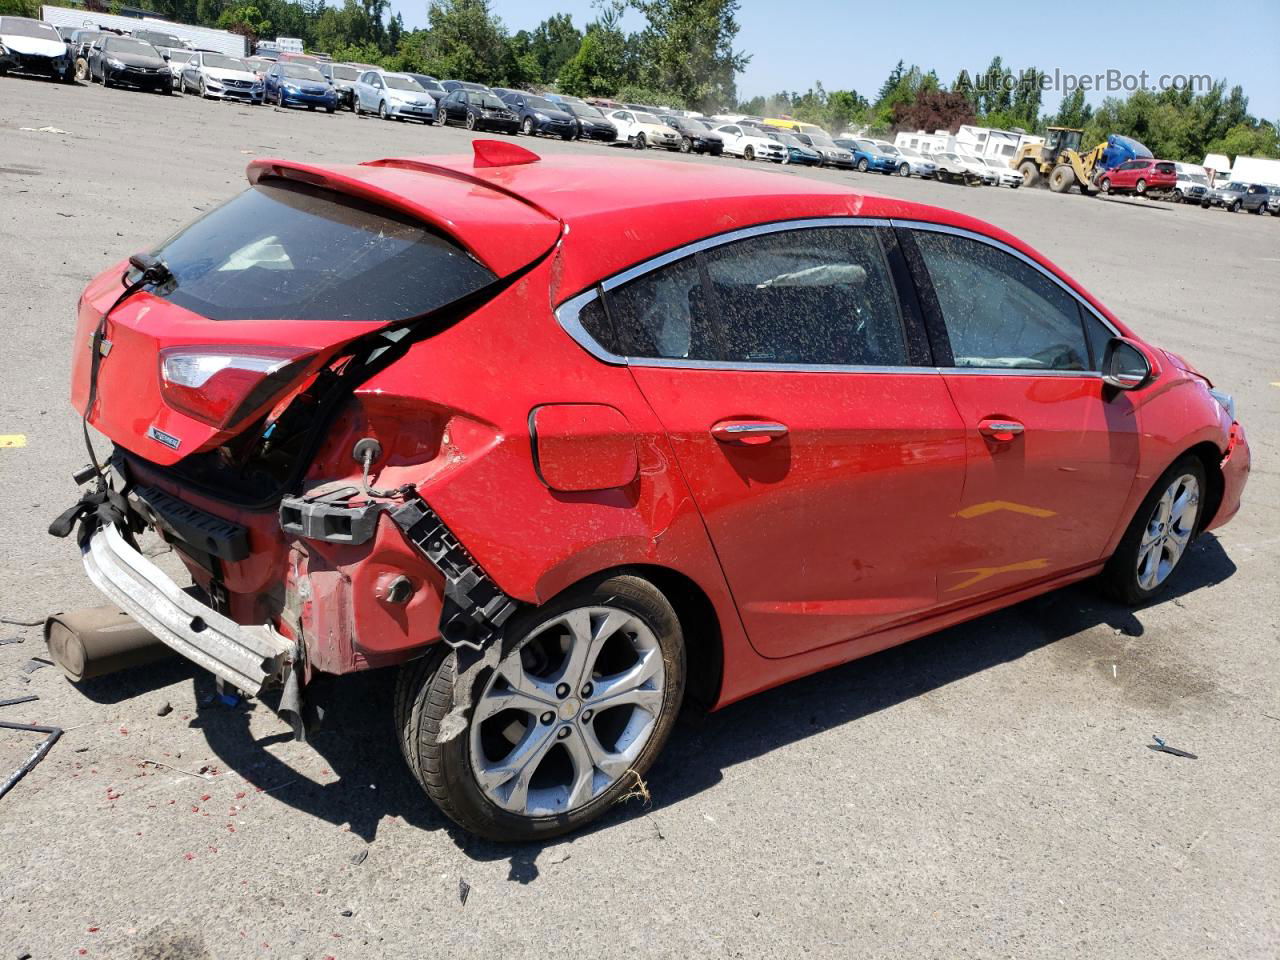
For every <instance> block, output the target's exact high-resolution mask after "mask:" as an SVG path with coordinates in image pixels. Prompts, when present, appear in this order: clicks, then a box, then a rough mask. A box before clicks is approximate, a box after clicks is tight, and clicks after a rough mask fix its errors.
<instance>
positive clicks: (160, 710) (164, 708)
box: [156, 700, 173, 717]
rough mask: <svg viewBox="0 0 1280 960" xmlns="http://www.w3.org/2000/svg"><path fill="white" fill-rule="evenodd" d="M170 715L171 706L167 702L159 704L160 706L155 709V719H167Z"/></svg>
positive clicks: (171, 711)
mask: <svg viewBox="0 0 1280 960" xmlns="http://www.w3.org/2000/svg"><path fill="white" fill-rule="evenodd" d="M171 713H173V704H172V703H170V702H169V701H168V700H166V701H165V702H164V703H162V704H160V706H158V707H157V708H156V716H157V717H167V716H168V715H169V714H171Z"/></svg>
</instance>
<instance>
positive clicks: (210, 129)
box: [0, 78, 1280, 960]
mask: <svg viewBox="0 0 1280 960" xmlns="http://www.w3.org/2000/svg"><path fill="white" fill-rule="evenodd" d="M50 126H52V127H55V128H57V130H56V132H40V131H39V129H38V128H42V127H50ZM27 128H33V129H27ZM467 140H468V135H467V134H466V133H465V132H463V131H460V130H459V131H455V130H449V131H441V130H439V129H436V128H431V129H425V128H422V127H419V126H416V125H414V126H411V125H405V124H393V123H383V122H380V121H377V120H371V119H357V118H355V117H354V116H352V115H350V114H340V115H336V116H332V117H329V116H325V115H323V114H309V113H304V112H280V111H277V110H274V109H272V108H247V107H242V106H237V105H230V104H219V103H204V102H200V101H198V100H196V99H194V98H191V97H182V98H177V97H173V98H163V97H159V96H154V95H148V94H140V93H133V92H129V91H123V90H118V89H117V90H102V89H101V88H99V87H88V86H80V87H68V86H62V85H55V84H51V83H45V82H41V81H36V80H27V79H17V78H8V79H3V80H0V190H2V191H3V193H2V196H3V203H2V204H0V243H2V244H3V250H4V251H5V253H4V256H3V258H2V260H0V295H2V296H3V303H4V311H3V319H2V321H0V322H3V324H4V336H5V349H4V350H2V351H0V384H2V385H3V386H0V435H14V434H21V435H24V436H25V438H26V445H25V446H20V447H17V446H15V447H9V448H3V447H0V481H3V482H2V483H0V490H2V491H3V494H0V496H3V498H4V509H3V510H0V616H3V617H5V618H7V619H6V621H5V622H4V623H0V640H3V639H5V638H6V637H18V638H20V639H21V640H22V641H23V642H21V643H14V644H7V645H0V698H4V697H10V696H17V695H21V694H26V693H36V694H38V695H39V696H40V700H39V701H38V702H36V703H29V704H23V705H20V706H13V707H7V708H3V710H2V711H0V719H5V720H10V721H26V722H44V723H57V724H60V725H61V726H63V727H65V728H66V731H67V732H66V735H65V736H64V737H63V738H62V740H61V742H60V743H58V744H57V745H56V746H55V747H54V749H53V751H52V753H51V754H50V755H49V757H48V758H47V759H46V760H45V761H44V762H43V763H42V764H41V765H40V766H39V767H37V768H36V769H35V770H34V771H33V772H32V773H31V774H30V775H29V776H27V778H26V779H25V780H24V781H22V782H21V783H20V784H19V785H18V786H17V787H16V788H15V789H14V790H13V791H12V792H11V793H10V794H9V795H8V796H7V797H5V798H4V799H3V800H0V955H7V956H24V955H26V954H30V955H32V956H33V957H35V958H46V957H66V956H77V955H84V956H91V957H93V956H98V957H175V958H176V957H182V958H203V957H217V958H229V957H249V956H263V957H273V956H278V957H298V958H302V957H307V958H315V960H321V958H324V957H330V956H331V957H336V958H350V957H379V956H387V957H422V956H426V955H428V954H433V955H436V954H438V955H443V956H465V955H478V954H481V953H484V954H486V955H490V956H530V955H536V954H538V953H550V952H555V953H560V952H564V951H567V950H569V949H586V950H588V951H589V952H590V953H591V954H592V955H596V956H606V957H613V956H623V955H627V956H636V955H644V956H648V955H670V956H684V957H688V956H720V955H728V956H736V957H759V956H787V957H793V956H798V955H839V956H849V955H858V956H867V957H910V958H920V957H946V958H954V957H961V956H980V957H997V956H998V957H1005V956H1007V957H1019V958H1028V957H1052V958H1063V957H1087V958H1090V960H1093V958H1102V957H1117V958H1133V957H1142V958H1144V960H1145V958H1157V957H1206V958H1222V957H1260V958H1261V957H1274V956H1276V955H1277V951H1280V867H1278V866H1277V865H1278V864H1280V830H1277V829H1276V827H1277V818H1276V812H1275V811H1276V807H1277V800H1278V799H1280V796H1278V794H1280V789H1278V786H1280V752H1278V751H1277V750H1276V749H1275V743H1276V740H1277V737H1278V736H1280V719H1277V718H1280V694H1278V691H1277V681H1276V676H1277V667H1278V666H1280V655H1278V650H1277V616H1278V613H1280V590H1277V589H1276V587H1277V576H1276V568H1277V562H1278V561H1280V524H1278V523H1277V504H1280V484H1278V482H1277V476H1276V472H1275V470H1274V468H1273V467H1272V466H1271V464H1273V463H1275V462H1276V457H1277V445H1278V443H1280V343H1278V340H1280V337H1278V334H1277V329H1276V318H1277V315H1278V313H1280V311H1278V310H1277V304H1280V269H1278V267H1277V265H1278V264H1280V222H1277V221H1276V220H1275V219H1274V218H1263V217H1255V216H1247V215H1244V214H1237V215H1229V214H1226V213H1224V212H1222V211H1218V210H1212V211H1203V210H1200V209H1199V208H1190V207H1174V206H1172V205H1170V204H1167V203H1156V202H1151V201H1138V200H1131V199H1110V200H1104V199H1084V198H1082V197H1079V196H1077V195H1072V196H1068V197H1060V196H1055V195H1052V194H1049V193H1048V192H1045V191H1031V190H1018V191H1013V190H1008V189H999V190H997V189H995V188H981V189H974V188H962V187H952V186H945V185H941V184H935V183H932V182H925V181H918V180H906V181H904V180H899V179H897V178H888V177H881V176H877V175H861V176H860V175H857V174H848V173H826V172H814V171H807V172H803V173H801V172H799V171H786V172H785V175H803V176H811V177H815V178H819V179H833V178H834V179H836V180H839V181H840V182H842V183H847V184H849V186H850V187H851V188H853V189H858V188H868V189H874V190H877V191H880V192H882V193H891V194H895V195H901V196H903V197H907V198H910V199H917V200H923V201H929V202H934V203H938V204H940V205H943V206H947V207H951V208H954V209H957V210H962V211H964V212H966V213H972V214H974V215H976V216H978V217H981V218H984V219H986V220H988V221H991V222H993V223H996V224H998V225H1000V226H1002V227H1005V228H1006V229H1008V230H1010V231H1012V232H1013V233H1015V234H1017V235H1019V236H1021V237H1023V238H1024V239H1026V240H1027V241H1029V242H1030V243H1032V244H1033V245H1035V246H1037V247H1038V248H1039V249H1041V250H1043V251H1045V252H1046V253H1047V254H1048V255H1049V256H1050V257H1052V258H1053V259H1054V260H1056V261H1057V262H1058V263H1059V264H1061V265H1062V266H1063V267H1064V268H1066V269H1067V270H1068V271H1069V272H1071V273H1072V274H1073V275H1075V276H1076V277H1078V278H1079V279H1080V280H1081V281H1083V282H1084V283H1085V284H1086V285H1087V286H1088V287H1089V288H1090V289H1091V290H1093V291H1094V292H1095V293H1097V294H1098V295H1099V296H1100V297H1101V298H1102V299H1103V300H1104V301H1106V302H1107V303H1108V304H1109V305H1110V306H1111V307H1112V308H1113V309H1115V310H1116V311H1117V312H1118V313H1119V314H1120V315H1121V316H1123V317H1125V318H1126V319H1128V320H1130V321H1131V322H1133V323H1134V324H1135V325H1136V326H1137V328H1138V329H1139V330H1141V331H1142V332H1143V333H1144V334H1145V335H1147V336H1149V337H1151V338H1153V339H1154V340H1155V341H1156V342H1158V343H1160V344H1162V345H1163V346H1166V347H1169V348H1170V349H1173V350H1176V351H1178V352H1181V353H1184V354H1186V355H1187V356H1188V357H1189V358H1191V359H1192V360H1193V361H1195V362H1197V363H1198V364H1199V365H1200V366H1201V367H1202V368H1203V369H1204V370H1206V371H1207V372H1208V373H1209V375H1210V376H1212V377H1213V378H1215V380H1217V381H1218V383H1219V385H1221V386H1223V387H1224V388H1226V389H1228V390H1230V391H1232V392H1234V393H1235V394H1236V397H1237V400H1238V402H1239V408H1240V412H1241V418H1242V420H1243V421H1244V422H1245V423H1246V425H1247V427H1248V429H1249V431H1250V437H1251V441H1252V444H1253V451H1254V459H1255V464H1256V466H1255V470H1254V475H1253V478H1252V482H1251V484H1250V486H1249V489H1248V491H1247V497H1246V503H1245V508H1244V510H1243V511H1242V513H1241V514H1240V516H1239V517H1238V518H1237V519H1236V520H1235V521H1234V522H1233V523H1232V524H1231V525H1229V526H1228V527H1226V528H1225V529H1223V530H1222V531H1221V533H1220V535H1219V536H1206V537H1204V538H1202V540H1201V541H1200V542H1199V543H1198V544H1197V546H1196V547H1195V549H1194V551H1193V555H1192V556H1191V557H1190V558H1189V560H1188V563H1187V564H1186V569H1185V570H1184V571H1183V572H1182V573H1183V575H1182V576H1181V577H1180V578H1179V579H1178V581H1177V582H1176V584H1175V589H1174V590H1173V592H1172V593H1171V594H1170V595H1169V596H1167V597H1166V599H1164V600H1163V601H1162V602H1160V603H1157V604H1155V605H1152V606H1150V607H1148V608H1146V609H1143V610H1139V611H1134V612H1130V611H1127V610H1124V609H1121V608H1119V607H1116V606H1114V605H1112V604H1110V603H1109V602H1107V601H1104V600H1102V599H1100V597H1099V596H1098V595H1097V594H1096V593H1095V591H1094V590H1093V589H1092V588H1091V587H1090V586H1089V585H1082V586H1079V587H1076V588H1071V589H1067V590H1064V591H1060V592H1058V593H1055V594H1053V595H1050V596H1045V597H1042V598H1040V599H1037V600H1034V601H1031V602H1028V603H1024V604H1022V605H1020V606H1017V607H1015V608H1013V609H1010V610H1007V611H1004V612H1002V613H999V614H996V615H993V616H989V617H985V618H983V619H981V620H978V621H976V622H974V623H971V624H968V625H965V626H962V627H959V628H955V629H951V630H947V631H945V632H944V633H941V634H938V635H936V636H933V637H929V638H926V639H923V640H919V641H916V642H915V643H912V644H908V645H906V646H905V647H901V648H898V649H896V650H892V651H889V652H886V653H884V654H880V655H877V656H874V657H871V658H869V659H866V660H863V661H860V662H857V663H854V664H850V665H848V666H846V667H843V668H841V669H837V670H832V671H830V672H827V673H825V674H822V675H820V676H817V677H813V678H810V679H807V680H803V681H800V682H797V683H793V684H790V685H789V686H786V687H783V688H781V689H778V690H775V691H773V692H771V693H768V694H765V695H763V696H759V697H756V698H754V699H752V700H750V701H747V702H744V703H741V704H738V705H736V706H734V707H731V708H729V709H727V710H724V711H722V712H720V713H718V714H713V715H710V716H689V717H687V718H685V719H684V720H682V722H681V724H680V725H679V727H678V728H677V730H676V733H675V735H674V736H673V738H672V741H671V744H670V746H669V747H668V749H667V752H666V754H665V756H664V758H663V759H662V760H661V761H660V763H659V765H658V766H657V767H656V768H655V770H654V771H653V774H652V778H651V780H650V782H649V789H650V791H651V794H652V804H651V805H649V806H646V805H644V804H643V803H642V802H641V801H639V800H635V801H632V802H631V803H630V804H629V805H627V806H625V807H624V808H620V809H618V810H617V812H616V813H614V814H612V815H610V816H608V817H607V818H605V820H604V821H603V822H602V823H600V824H599V825H598V826H597V827H595V828H594V829H591V830H589V831H587V832H584V833H580V834H578V835H576V836H573V837H569V838H566V839H562V840H559V841H556V842H552V843H549V844H546V845H544V846H526V847H504V846H497V845H492V844H487V843H481V842H477V841H475V840H473V839H470V838H468V837H467V836H465V835H462V834H461V833H459V832H457V831H455V830H453V829H451V828H450V826H449V825H448V824H447V823H446V822H445V821H444V820H443V818H442V817H441V816H440V815H439V814H438V813H436V812H435V810H434V809H433V808H432V807H431V806H430V804H429V803H428V802H427V801H426V800H425V798H424V797H423V796H422V795H421V794H420V792H419V791H418V789H417V787H416V785H415V784H413V782H412V781H411V778H410V776H409V774H408V772H407V770H406V768H405V767H404V765H403V763H402V762H401V760H400V757H399V755H398V753H397V752H396V748H395V745H394V742H393V739H392V735H391V729H390V720H389V707H388V696H387V694H388V689H389V685H388V677H387V676H385V675H371V676H366V677H360V678H356V679H354V680H352V681H350V682H349V684H348V686H347V688H346V689H347V693H348V697H347V698H346V699H345V700H344V701H343V702H342V704H341V705H340V706H339V708H338V710H337V716H336V717H335V719H334V723H333V724H332V726H331V727H330V728H329V730H328V732H326V733H325V734H323V735H322V736H321V737H320V738H319V739H318V740H317V742H316V743H315V744H313V745H300V744H296V743H293V742H292V741H290V740H289V737H288V733H287V727H286V726H285V724H283V723H282V722H281V721H280V720H278V719H277V718H276V717H275V716H274V714H272V713H271V712H270V711H269V710H268V709H266V708H265V707H263V706H262V705H260V704H259V705H256V706H255V705H253V704H250V705H249V706H240V707H236V708H227V707H218V706H204V705H201V702H202V700H204V699H206V698H207V697H208V696H209V694H210V693H211V691H212V684H211V682H210V680H209V678H208V677H207V675H203V674H201V673H200V672H199V671H197V670H195V669H194V668H191V667H189V666H187V665H185V664H184V663H182V662H178V661H173V662H170V663H168V664H167V665H163V666H159V667H151V668H145V669H141V670H135V671H132V672H128V673H123V674H118V675H116V676H115V677H112V678H107V679H104V680H102V681H98V682H92V683H88V684H85V685H83V687H81V688H76V687H73V686H72V685H70V684H69V683H67V682H66V681H65V680H64V679H63V677H62V676H61V675H60V673H59V671H58V670H57V668H48V669H42V670H37V671H36V672H34V673H31V674H24V673H22V672H21V667H22V665H23V664H24V663H26V662H27V661H28V660H29V659H30V658H32V657H38V656H41V655H42V654H43V653H44V650H43V644H42V642H41V640H40V633H39V629H38V627H34V626H28V625H22V624H14V623H11V622H10V621H13V620H16V621H39V620H40V619H42V618H43V617H44V616H45V615H46V614H47V613H48V612H50V611H53V610H62V609H71V608H74V607H78V606H82V605H86V604H97V603H99V602H100V598H99V597H98V596H97V595H96V593H95V591H94V590H93V589H92V587H91V586H90V585H89V584H88V582H87V580H86V579H85V577H84V576H83V574H82V571H81V568H80V564H79V560H78V557H77V555H76V551H75V548H74V546H73V545H72V544H70V543H68V542H65V541H57V540H53V539H51V538H50V537H48V536H46V535H45V532H44V531H45V527H46V525H47V524H48V522H49V520H50V519H51V518H52V517H53V516H54V515H55V514H56V513H58V512H59V511H61V510H62V509H63V507H65V506H66V505H68V504H69V503H70V502H71V501H72V500H73V499H74V496H75V493H74V487H73V484H72V482H71V480H70V479H69V475H70V473H71V472H72V470H74V469H76V468H77V467H79V466H80V465H81V464H82V463H83V462H84V459H85V458H84V452H83V449H82V448H81V444H80V439H79V436H78V423H77V420H76V418H75V417H74V415H73V413H72V411H71V409H70V407H69V406H68V403H67V399H66V397H67V375H68V359H69V356H70V352H71V344H70V343H69V337H70V332H71V326H72V315H73V308H74V305H75V302H76V298H77V296H78V295H79V292H80V290H81V288H82V287H83V286H84V284H85V282H86V281H87V280H88V279H89V278H90V277H91V276H92V275H93V274H95V273H96V272H98V271H99V270H100V269H101V268H102V267H103V266H105V265H106V264H107V263H109V262H112V261H114V260H116V259H117V258H119V257H120V256H121V255H123V254H126V253H129V252H132V251H135V250H139V249H142V248H144V247H145V246H147V245H149V244H151V243H153V242H155V241H156V240H158V239H159V238H162V237H164V236H165V235H167V234H169V233H170V232H171V231H173V230H174V229H176V228H177V227H179V226H181V225H182V224H184V223H185V222H186V221H189V220H190V219H192V218H193V217H194V216H196V215H197V214H198V212H200V211H202V210H206V209H208V208H209V207H210V206H211V205H212V204H216V203H218V202H220V201H222V200H223V199H225V198H227V197H229V196H230V195H232V194H233V193H235V192H236V191H238V190H239V189H241V186H242V184H243V168H244V165H245V163H246V162H247V161H248V159H249V158H250V157H252V156H257V155H263V154H268V155H281V156H289V157H303V158H308V159H311V158H314V159H317V160H321V161H326V160H327V161H355V160H362V159H368V158H372V157H378V156H391V155H413V154H430V153H440V152H459V151H463V150H465V149H466V148H467ZM520 142H521V143H523V144H525V145H528V146H531V147H533V148H534V149H536V150H538V151H545V152H548V153H550V152H558V151H562V150H571V151H582V150H591V151H595V152H598V153H600V154H602V155H603V154H605V153H606V152H607V153H610V154H611V155H612V156H614V157H615V158H616V161H617V162H618V163H644V162H647V161H646V159H644V158H643V157H641V156H639V155H637V154H636V153H634V152H632V151H627V150H625V149H623V148H608V147H603V146H587V145H582V144H562V143H560V142H557V141H551V140H542V141H539V142H537V143H530V142H529V141H525V140H521V141H520ZM689 162H694V163H719V164H733V163H738V162H740V161H735V160H728V159H720V160H713V159H709V158H689ZM0 443H2V442H0ZM23 677H25V678H26V679H27V681H28V682H22V678H23ZM166 703H168V704H171V705H172V707H173V710H172V712H170V713H168V714H167V715H165V716H159V715H158V710H159V708H161V707H162V705H164V704H166ZM10 733H11V732H9V731H0V734H3V735H0V771H7V770H9V769H12V768H13V767H14V766H16V765H17V763H18V762H19V761H20V760H21V759H22V758H23V757H25V756H26V754H27V752H28V751H29V749H30V748H31V747H32V746H33V745H34V741H33V739H32V738H30V737H25V736H21V735H17V734H12V735H10ZM1152 734H1159V735H1161V736H1163V737H1165V738H1166V739H1167V740H1168V741H1169V742H1170V743H1171V744H1173V745H1176V746H1179V747H1182V748H1185V749H1187V750H1190V751H1193V752H1194V753H1197V754H1198V755H1199V759H1198V760H1185V759H1180V758H1176V757H1172V756H1169V755H1167V754H1161V753H1155V752H1152V751H1149V750H1148V749H1147V744H1149V743H1150V742H1151V736H1152ZM146 760H150V761H158V762H159V763H160V764H163V766H160V765H155V764H150V763H144V761H146ZM200 771H203V774H201V772H200ZM463 891H466V892H467V893H468V894H469V895H468V896H465V897H464V896H463V895H462V893H463ZM580 937H584V938H586V939H585V940H583V941H579V940H578V938H580ZM574 944H580V946H578V947H574V946H573V945H574Z"/></svg>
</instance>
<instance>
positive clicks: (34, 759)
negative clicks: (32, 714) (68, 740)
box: [0, 720, 62, 797]
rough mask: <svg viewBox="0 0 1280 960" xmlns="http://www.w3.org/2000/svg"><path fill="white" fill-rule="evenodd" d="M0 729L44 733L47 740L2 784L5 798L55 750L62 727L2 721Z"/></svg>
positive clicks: (0, 788) (0, 795)
mask: <svg viewBox="0 0 1280 960" xmlns="http://www.w3.org/2000/svg"><path fill="white" fill-rule="evenodd" d="M0 727H3V728H4V729H6V730H21V731H23V732H24V733H43V734H45V738H44V739H43V740H42V741H40V745H39V746H38V747H36V748H35V750H34V751H32V753H31V756H29V757H28V758H27V760H26V762H25V763H23V764H22V766H20V767H18V769H17V770H15V771H14V772H13V773H11V774H10V775H9V776H8V778H7V779H6V780H5V781H4V783H0V797H3V796H4V795H5V794H6V793H8V792H9V791H10V790H11V789H13V786H14V784H16V783H17V782H18V781H19V780H21V779H22V778H23V777H25V776H26V775H27V774H28V773H30V772H31V769H32V768H33V767H35V765H36V764H37V763H39V762H40V761H41V760H43V759H44V757H45V754H47V753H48V752H49V751H50V750H52V749H53V745H54V744H55V743H57V742H58V738H59V737H61V736H62V728H61V727H45V726H40V725H39V724H35V723H9V722H8V721H7V720H0Z"/></svg>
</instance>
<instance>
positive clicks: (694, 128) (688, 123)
mask: <svg viewBox="0 0 1280 960" xmlns="http://www.w3.org/2000/svg"><path fill="white" fill-rule="evenodd" d="M678 122H679V124H680V128H681V129H682V130H688V131H690V132H692V133H706V132H708V131H709V130H710V129H711V128H710V127H708V126H707V125H706V124H705V123H703V122H702V121H701V120H688V119H681V120H679V121H678Z"/></svg>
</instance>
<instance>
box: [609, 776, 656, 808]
mask: <svg viewBox="0 0 1280 960" xmlns="http://www.w3.org/2000/svg"><path fill="white" fill-rule="evenodd" d="M627 773H629V774H631V776H632V777H633V778H634V782H633V783H632V784H631V789H630V790H628V791H627V792H626V793H623V794H621V795H620V796H619V797H618V799H617V801H616V802H617V803H626V802H627V801H628V800H634V799H636V798H637V797H639V798H640V799H641V800H642V801H643V802H644V806H645V809H648V808H649V807H651V806H653V797H651V796H650V795H649V785H648V784H647V783H645V782H644V778H642V777H641V776H640V774H639V773H637V772H636V771H635V770H634V769H629V770H627ZM623 776H626V774H625V773H624V774H623Z"/></svg>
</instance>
